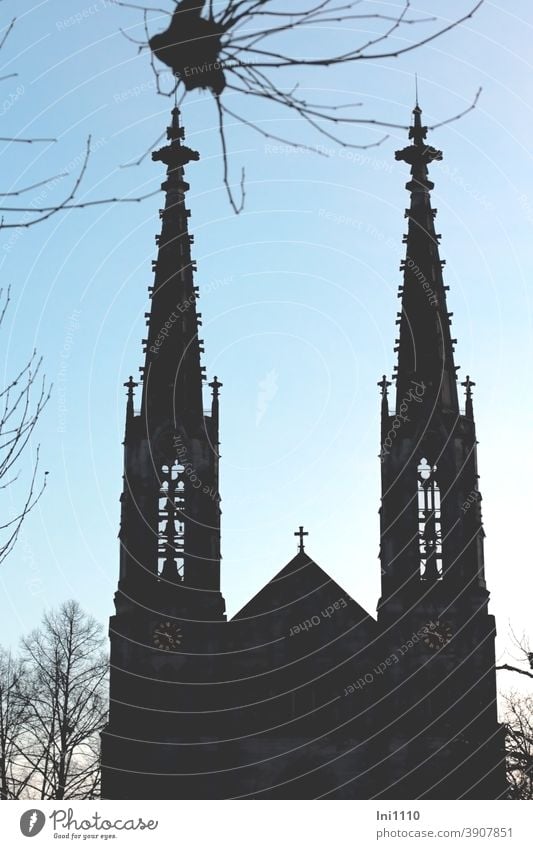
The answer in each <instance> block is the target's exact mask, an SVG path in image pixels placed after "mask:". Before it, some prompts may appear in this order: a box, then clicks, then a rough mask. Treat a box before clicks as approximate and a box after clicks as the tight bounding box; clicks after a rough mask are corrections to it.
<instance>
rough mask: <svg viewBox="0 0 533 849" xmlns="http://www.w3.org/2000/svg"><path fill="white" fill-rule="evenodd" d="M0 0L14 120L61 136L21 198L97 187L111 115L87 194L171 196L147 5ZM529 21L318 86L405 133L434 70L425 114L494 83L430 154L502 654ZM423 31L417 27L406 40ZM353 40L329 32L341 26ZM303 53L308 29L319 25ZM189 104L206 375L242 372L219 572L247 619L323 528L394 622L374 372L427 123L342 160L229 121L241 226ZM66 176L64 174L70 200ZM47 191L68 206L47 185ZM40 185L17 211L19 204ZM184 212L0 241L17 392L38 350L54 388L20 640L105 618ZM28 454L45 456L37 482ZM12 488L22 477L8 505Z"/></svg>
mask: <svg viewBox="0 0 533 849" xmlns="http://www.w3.org/2000/svg"><path fill="white" fill-rule="evenodd" d="M306 5H307V4H306ZM369 5H374V6H376V7H378V6H379V7H387V8H390V7H394V6H395V5H398V4H397V3H395V2H391V3H374V4H369ZM470 5H473V2H472V3H469V0H450V2H441V0H436V2H429V0H425V2H417V3H416V10H415V11H422V12H427V11H428V10H429V11H431V12H432V13H434V14H437V15H439V16H445V17H444V18H443V20H444V19H451V18H453V17H456V16H458V15H459V14H460V13H461V12H464V11H465V10H467V9H468V7H469V6H470ZM509 7H510V8H509ZM84 10H85V12H84ZM91 10H92V11H91ZM1 13H2V19H1V23H3V24H4V23H7V22H8V21H9V20H10V18H11V17H12V16H14V15H15V14H17V16H18V18H19V20H18V23H17V26H16V28H15V29H14V31H13V33H12V34H11V36H10V38H9V39H8V41H7V42H6V45H5V46H4V48H3V50H2V52H1V54H0V58H1V60H2V62H1V64H2V70H1V71H0V76H3V75H4V74H7V73H10V72H11V71H12V70H16V71H17V72H18V74H19V77H18V78H16V79H9V80H5V81H4V82H3V83H0V85H2V86H3V88H2V92H1V94H3V96H4V98H5V99H4V101H3V102H2V97H1V94H0V115H1V116H2V131H1V135H2V136H9V135H12V134H16V133H20V134H21V135H26V136H40V137H41V136H46V137H48V136H55V137H57V138H58V142H57V144H55V145H38V146H37V145H36V146H33V145H32V146H29V145H22V144H21V145H4V146H3V147H2V149H1V160H0V161H1V164H2V167H1V172H0V173H1V174H2V182H1V183H0V189H1V190H2V192H12V191H15V190H16V189H18V188H20V187H22V186H24V185H27V184H28V183H33V182H36V181H38V180H41V179H44V177H46V176H50V175H51V174H57V173H61V172H63V171H65V170H66V171H69V172H71V178H70V179H71V180H72V179H74V177H75V173H76V171H77V169H79V167H80V163H81V161H82V158H83V150H84V145H85V140H86V137H87V135H88V134H89V133H91V134H92V139H93V149H94V154H93V156H92V158H91V161H90V164H89V169H88V172H87V174H86V176H85V178H84V181H83V184H82V186H81V188H80V192H79V199H80V200H81V199H84V198H87V199H93V198H98V197H107V196H114V195H116V194H118V195H121V196H126V195H128V194H129V195H130V196H137V195H140V194H144V193H147V192H150V191H154V190H156V189H157V188H158V186H159V184H160V183H161V181H162V180H163V174H164V171H163V169H162V167H161V165H160V164H157V163H155V164H154V163H152V162H151V161H150V157H148V158H147V159H146V160H145V161H144V162H143V163H142V164H141V165H140V166H139V167H137V168H128V169H121V168H120V165H122V164H124V163H125V162H128V161H130V160H132V159H134V158H136V157H137V156H138V155H139V154H140V153H141V152H142V151H143V150H144V149H145V148H146V147H147V145H148V144H149V143H151V142H153V141H154V140H155V138H156V137H157V136H158V135H159V134H160V133H162V132H163V131H164V129H165V127H166V125H167V123H168V119H169V111H170V108H171V105H172V104H171V102H170V101H169V100H168V99H166V98H162V97H158V96H157V95H156V93H155V90H154V85H153V80H152V75H151V70H150V67H149V63H148V59H147V56H146V55H143V54H141V55H137V52H136V49H135V47H134V46H133V45H132V44H131V43H129V42H128V41H127V40H126V39H125V38H124V37H123V36H122V35H120V33H119V32H118V30H119V27H120V26H122V27H123V28H132V29H129V32H130V33H132V34H133V35H135V36H137V37H141V31H140V30H139V29H138V28H135V25H136V24H137V22H138V20H139V19H138V16H137V15H136V13H135V12H134V11H132V10H130V11H128V10H121V9H119V8H117V7H114V6H112V5H109V4H108V3H107V2H104V0H95V2H94V3H90V2H86V0H55V1H54V0H45V2H39V3H34V2H28V0H5V2H4V3H2V5H1ZM76 16H78V17H76ZM532 29H533V9H532V8H531V3H530V2H528V0H513V2H512V3H504V2H503V0H498V2H489V0H487V2H486V3H485V4H484V6H483V7H482V8H481V10H480V11H479V12H478V14H477V15H476V16H475V18H474V19H473V20H471V21H468V22H467V23H466V24H465V25H464V26H462V27H461V28H460V29H458V30H455V31H453V32H451V33H449V34H447V35H446V36H444V37H443V38H442V39H441V40H438V41H436V42H433V43H432V44H430V45H427V46H425V47H423V48H421V49H420V50H418V51H416V52H413V53H411V54H408V55H406V56H404V57H402V58H399V59H388V60H380V61H378V62H373V63H370V62H369V63H360V64H356V65H352V66H344V67H342V68H337V69H330V70H323V69H322V70H321V71H320V73H318V72H309V73H306V74H305V75H303V76H302V79H301V88H302V91H306V92H307V91H308V92H309V98H310V99H311V98H315V99H316V98H321V99H324V98H331V99H332V100H333V99H334V98H338V99H340V100H343V99H347V100H349V101H362V102H363V103H364V106H363V107H361V110H360V111H361V114H362V115H365V116H369V117H374V118H379V119H380V120H385V121H391V122H393V123H398V124H407V123H408V122H409V121H410V111H411V109H412V107H413V100H414V82H413V77H414V73H415V71H416V72H418V77H419V87H420V101H421V105H422V108H423V109H424V118H425V120H426V121H427V123H429V124H431V123H436V122H438V121H440V120H443V119H444V118H446V117H448V116H450V115H453V114H455V113H457V112H458V111H460V110H461V109H464V108H465V107H466V106H467V105H468V103H469V102H470V101H471V100H472V98H473V96H474V94H475V92H476V90H477V89H478V87H479V86H483V93H482V96H481V98H480V101H479V104H478V106H477V108H476V110H475V111H474V112H472V113H471V114H469V115H467V116H466V117H465V118H463V119H462V120H461V121H459V122H456V123H452V124H450V125H448V126H445V127H442V128H441V129H439V130H436V131H435V132H434V133H432V135H431V143H432V144H433V145H434V146H436V147H438V148H440V149H442V150H443V152H444V161H443V162H442V163H435V164H434V165H433V166H432V169H431V177H432V179H433V180H434V182H435V191H434V193H433V205H434V206H436V207H437V208H438V217H437V223H438V227H437V230H438V232H440V233H442V246H441V256H442V257H443V258H445V259H446V261H447V265H446V269H445V273H446V283H447V284H449V285H450V293H449V306H450V309H451V310H452V311H453V313H454V318H453V331H454V336H456V337H457V338H458V345H457V352H456V362H457V363H459V364H460V365H461V371H460V372H459V374H460V378H461V379H462V380H464V378H465V376H466V375H467V374H470V375H471V376H472V378H473V379H474V380H475V381H476V390H475V402H474V403H475V413H476V422H477V431H478V438H479V441H480V446H479V465H480V474H481V480H480V488H481V491H482V494H483V515H484V522H485V530H486V534H487V538H486V547H485V559H486V572H487V581H488V586H489V589H490V591H491V594H492V600H491V610H492V612H494V613H495V614H496V616H497V622H498V630H499V635H500V639H499V650H500V651H501V652H503V650H504V648H505V646H506V645H509V644H510V639H509V633H508V630H509V623H512V624H513V627H514V629H515V631H516V632H518V633H521V632H522V631H527V630H528V626H529V620H530V608H531V591H532V588H533V587H532V579H531V573H530V568H531V567H530V563H531V555H530V553H529V550H528V547H526V545H524V542H523V540H524V539H525V534H524V531H526V532H527V530H528V528H529V527H530V525H531V520H530V513H531V508H532V505H533V499H532V496H531V492H530V487H529V482H530V479H531V476H532V471H533V469H532V460H531V456H532V446H531V442H532V410H531V400H530V399H531V388H530V387H531V363H532V356H531V353H532V338H533V336H532V325H531V317H532V316H531V291H532V289H531V278H532V270H533V262H532V261H533V169H532V167H531V152H530V147H531V145H530V137H531V128H532V106H533V99H532V95H531V89H532V86H531V80H532V71H531V63H530V54H529V51H530V44H531V41H532V38H531V36H532ZM413 34H414V30H412V29H410V30H409V31H408V32H407V33H406V34H405V37H409V38H411V37H412V36H413ZM344 35H346V33H344ZM357 37H358V39H359V40H361V37H360V35H358V36H357ZM335 38H336V35H335V31H334V27H329V28H328V30H327V31H325V32H324V33H322V34H321V35H320V42H321V44H322V45H323V44H326V43H328V44H329V42H330V41H331V43H332V44H333V40H334V39H335ZM502 41H503V42H504V43H503V44H502ZM299 47H300V49H302V50H305V47H306V43H303V42H302V40H301V39H300V41H299ZM239 108H241V110H242V111H244V110H246V109H248V110H249V112H247V113H246V114H247V115H253V116H256V117H259V118H260V119H261V120H263V121H265V122H266V121H268V123H265V124H264V126H269V127H270V128H273V127H274V128H275V130H273V131H276V132H280V133H285V131H290V132H293V133H294V134H295V135H296V136H298V134H299V138H301V139H302V140H304V141H305V142H306V143H307V144H310V145H313V144H324V141H323V140H322V139H320V138H319V137H317V136H311V135H310V134H309V133H308V131H307V130H306V129H305V128H303V127H302V126H301V125H299V124H298V123H297V122H296V123H295V118H294V116H293V115H290V114H288V113H284V114H283V113H274V112H270V111H269V110H268V109H266V110H265V111H264V112H263V111H261V110H262V109H264V107H261V108H260V109H258V107H257V106H256V105H254V104H253V103H248V102H246V103H245V104H244V105H243V104H242V103H240V102H239ZM183 119H184V123H185V125H186V127H187V141H188V143H189V144H190V145H191V146H192V147H194V148H196V149H197V150H199V151H200V153H201V157H202V158H201V161H200V162H199V163H193V164H191V165H190V166H188V169H187V179H188V181H189V183H190V184H191V190H190V192H189V195H188V206H189V207H190V209H191V211H192V215H191V219H190V226H191V232H192V233H194V235H195V245H194V256H195V258H196V260H197V262H198V274H197V276H196V283H197V285H199V286H200V290H201V292H202V293H203V297H202V298H201V309H202V313H203V318H204V328H203V330H204V334H203V335H204V338H205V347H206V354H205V356H204V360H203V362H204V364H205V365H206V367H207V374H208V375H209V377H210V378H212V376H213V375H214V374H217V375H218V376H219V378H220V379H221V380H222V382H223V383H224V388H223V390H222V399H221V402H222V437H221V439H222V468H221V474H222V480H221V491H222V508H223V546H222V548H223V555H224V560H223V579H222V580H223V591H224V594H225V596H226V601H227V606H228V612H229V613H230V614H233V613H235V612H236V611H237V610H238V609H239V608H240V607H241V606H242V605H243V604H244V603H245V602H246V601H247V600H248V599H249V598H250V597H251V596H252V595H254V594H255V593H256V592H257V591H258V590H259V589H260V588H261V587H262V586H263V585H264V584H265V583H266V582H267V581H268V580H269V578H271V577H272V576H273V575H274V574H275V573H276V572H278V571H279V570H280V569H281V568H282V567H283V566H284V565H285V563H286V562H288V561H289V560H290V559H291V557H292V556H293V555H294V553H295V551H296V540H295V538H294V537H293V532H294V531H295V530H296V528H297V527H298V526H299V525H300V524H304V525H305V526H306V529H307V530H308V531H309V533H310V536H309V538H308V541H307V551H308V553H309V554H310V556H311V557H312V558H313V559H314V560H316V562H318V563H319V564H320V565H321V566H322V567H323V568H324V569H325V570H326V571H327V572H328V573H329V574H330V575H331V576H332V577H333V578H334V579H335V580H336V581H337V582H338V583H340V584H341V585H342V586H343V587H344V588H345V590H346V591H347V592H348V593H350V595H352V596H353V597H354V598H356V599H357V601H359V603H360V604H362V605H363V606H364V607H365V608H366V609H367V610H368V611H369V612H370V613H372V614H374V613H375V607H376V603H377V599H378V596H379V564H378V560H377V554H378V545H379V526H378V508H379V476H380V466H379V460H378V453H379V391H378V389H377V386H376V383H377V381H378V380H379V379H380V377H381V375H382V374H383V373H384V372H386V373H388V374H390V373H391V371H392V367H393V365H394V354H393V347H394V338H395V335H396V327H395V323H394V322H395V317H396V311H397V309H398V303H399V302H398V300H397V297H396V294H397V287H398V284H399V283H400V273H399V263H400V260H401V259H402V255H403V250H404V247H403V245H402V235H403V233H404V229H405V222H404V209H405V207H406V205H407V202H408V195H407V193H406V191H405V188H404V186H405V182H406V181H407V179H408V170H407V168H406V166H405V165H404V164H402V163H396V162H395V161H394V151H395V150H396V149H397V148H399V147H403V146H405V144H406V143H407V142H406V134H405V132H403V131H401V130H391V131H390V138H389V139H388V140H386V141H385V142H383V144H382V145H381V146H379V147H375V148H371V149H369V150H367V151H349V150H348V151H347V150H345V149H344V150H343V149H342V148H338V147H335V145H334V144H333V143H329V142H327V143H326V147H327V148H328V151H327V152H328V153H329V155H328V156H317V155H316V154H313V153H310V152H306V151H297V152H293V151H291V150H289V149H287V148H284V147H282V146H280V145H279V144H277V143H275V142H269V141H268V140H266V139H264V138H262V137H261V136H260V135H258V134H257V133H254V132H253V131H252V130H250V129H247V128H245V127H242V126H240V127H233V128H231V130H230V166H231V170H232V174H233V175H234V178H235V179H236V180H238V176H239V172H240V167H241V165H244V166H246V207H245V211H244V212H243V213H242V214H241V215H240V216H238V217H236V216H235V215H234V214H233V213H232V212H231V210H230V208H229V205H228V202H227V199H226V196H225V193H224V190H223V187H222V183H221V172H222V163H221V157H220V148H219V142H218V137H217V133H216V127H215V110H214V106H213V102H212V99H211V98H210V97H209V96H207V95H206V94H202V93H195V94H193V95H191V96H190V97H189V98H188V99H187V100H186V101H185V104H184V106H183ZM281 122H283V123H281ZM351 133H352V136H351V137H352V139H354V140H358V141H360V142H361V143H367V142H369V141H373V140H375V139H376V138H378V133H377V132H376V131H375V130H374V129H368V128H361V129H358V130H357V131H355V130H352V131H351ZM356 133H357V136H356ZM67 184H68V179H66V178H65V180H64V181H63V183H62V184H61V187H60V189H58V191H59V193H61V192H62V191H63V188H62V186H63V185H65V186H67ZM66 190H67V191H68V188H67V189H66ZM40 193H41V194H40V196H41V203H42V205H46V201H47V192H46V190H42V189H41V190H40ZM37 195H39V192H38V193H37ZM31 197H32V195H29V196H28V195H22V196H20V197H18V198H17V197H15V198H13V197H10V198H4V202H5V204H6V205H9V206H15V205H19V204H20V205H23V206H24V205H26V203H27V202H28V201H30V199H31ZM33 197H36V195H35V194H34V195H33ZM36 205H37V204H36ZM161 205H162V199H161V196H160V195H158V196H155V197H153V198H151V199H149V200H147V201H145V202H143V203H142V204H139V205H137V204H122V205H120V204H119V205H112V206H106V207H99V208H95V209H92V210H82V211H72V212H68V213H67V212H62V213H60V214H59V215H57V216H55V217H53V218H52V219H51V220H50V221H48V222H46V223H44V224H41V225H39V226H38V227H35V228H32V229H30V230H3V231H2V232H0V268H1V285H2V286H7V285H9V284H11V286H12V303H11V306H10V309H9V312H8V314H7V316H6V322H5V325H4V327H3V329H2V331H1V332H2V337H1V339H2V352H3V356H4V361H5V365H4V367H3V369H2V380H3V385H5V383H6V382H7V381H8V378H9V376H10V375H12V374H13V373H14V372H15V370H16V368H17V366H18V365H20V364H21V363H22V362H23V361H24V358H25V357H26V356H27V355H28V353H29V352H30V351H31V350H32V348H33V347H34V346H35V347H36V348H37V349H38V351H39V353H40V354H42V356H43V361H44V369H45V371H46V374H47V376H48V378H49V379H50V381H52V382H53V383H54V389H53V394H52V399H51V401H50V403H49V405H48V408H47V409H46V412H45V413H44V414H43V416H42V420H41V422H40V424H39V427H38V433H37V434H36V438H35V440H33V444H32V450H33V451H34V450H35V447H36V444H37V442H39V443H40V445H41V457H42V469H43V471H44V470H45V469H46V470H48V471H49V476H48V487H47V490H46V492H45V494H44V496H43V498H42V499H41V501H40V503H39V505H38V507H37V508H36V510H35V511H34V513H33V514H32V515H31V517H30V518H29V520H28V521H27V523H26V525H25V528H24V531H23V534H22V536H21V540H20V542H19V544H18V546H17V548H16V550H15V551H14V553H13V554H12V555H11V556H10V557H9V559H8V560H7V561H6V562H5V563H4V564H3V565H2V567H1V571H0V599H1V609H2V616H1V617H0V643H1V644H4V645H6V644H13V645H14V644H16V642H17V640H18V637H19V636H20V635H21V634H22V633H24V632H25V631H28V630H29V629H31V628H32V627H33V626H34V625H35V624H36V622H37V621H38V619H39V618H40V616H41V613H42V610H43V609H44V608H45V607H49V606H52V605H55V604H57V603H58V602H60V601H62V600H64V599H66V598H69V597H74V598H77V599H78V600H79V601H80V602H81V603H82V605H83V606H84V607H85V608H86V609H87V610H88V611H89V612H91V613H92V614H93V615H95V616H96V617H97V618H98V619H100V620H101V621H102V622H103V623H104V624H105V623H106V619H107V617H108V616H109V615H110V614H111V613H112V609H113V608H112V599H113V593H114V591H115V588H116V583H117V579H118V542H117V533H118V523H119V502H118V498H119V495H120V490H121V475H122V447H121V442H122V438H123V428H124V410H125V396H124V389H123V386H122V384H123V383H124V381H125V380H127V378H128V375H129V374H133V375H136V374H137V373H138V367H139V366H140V365H142V354H141V338H142V337H143V335H144V329H145V327H144V312H145V310H146V309H147V305H148V304H147V287H148V286H149V285H151V283H152V279H153V278H152V271H151V260H152V259H154V258H155V255H156V246H155V242H154V236H155V234H156V233H157V232H158V231H159V226H160V222H159V219H158V215H157V210H158V208H159V207H160V206H161ZM6 220H10V219H9V218H6ZM206 401H207V395H206ZM28 469H29V458H28V462H27V463H26V467H24V466H23V469H22V473H23V475H24V474H27V472H28ZM15 494H16V491H13V492H11V493H9V494H6V493H4V494H3V499H2V511H7V510H8V509H9V499H10V498H11V497H12V496H14V495H15ZM503 683H504V684H505V683H507V682H506V681H503Z"/></svg>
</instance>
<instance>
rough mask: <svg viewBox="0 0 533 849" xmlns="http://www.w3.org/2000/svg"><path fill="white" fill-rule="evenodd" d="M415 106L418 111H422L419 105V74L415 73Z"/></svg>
mask: <svg viewBox="0 0 533 849" xmlns="http://www.w3.org/2000/svg"><path fill="white" fill-rule="evenodd" d="M415 106H416V108H417V109H420V105H419V103H418V74H417V73H415Z"/></svg>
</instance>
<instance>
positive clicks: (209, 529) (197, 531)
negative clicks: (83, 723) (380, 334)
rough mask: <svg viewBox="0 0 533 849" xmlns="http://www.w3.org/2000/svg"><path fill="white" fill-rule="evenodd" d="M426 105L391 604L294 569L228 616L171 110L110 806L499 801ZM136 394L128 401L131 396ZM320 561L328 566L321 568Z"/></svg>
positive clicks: (390, 425) (465, 404) (132, 425)
mask: <svg viewBox="0 0 533 849" xmlns="http://www.w3.org/2000/svg"><path fill="white" fill-rule="evenodd" d="M426 136H427V127H425V126H424V125H423V122H422V112H421V109H420V107H419V105H418V103H417V105H416V107H415V109H414V111H413V123H412V126H411V128H410V130H409V144H408V145H407V146H406V147H405V148H404V149H403V150H400V151H397V152H396V159H398V160H401V161H403V162H405V163H406V164H407V165H408V166H409V168H410V179H409V181H408V182H407V184H406V189H407V191H408V193H409V206H408V208H407V209H406V213H405V217H406V220H407V233H406V235H405V236H404V243H405V246H406V248H405V260H404V261H403V262H402V266H401V268H402V272H403V281H402V284H401V286H400V289H399V295H398V296H399V298H400V302H401V309H400V311H399V312H398V320H397V325H398V328H399V333H398V339H397V345H396V348H395V351H396V352H397V365H396V367H395V373H394V383H395V391H394V397H389V391H390V389H391V387H392V382H391V381H389V380H387V378H386V377H383V379H382V380H381V381H380V383H379V387H380V390H381V435H379V434H376V444H377V442H378V439H379V441H380V445H381V453H380V460H381V483H382V497H381V508H380V523H381V531H380V535H381V540H380V563H381V597H380V599H379V601H378V604H377V616H374V615H371V614H370V613H368V612H367V611H366V610H364V609H363V608H362V607H361V606H360V605H359V604H358V603H357V601H355V600H354V599H353V598H351V597H350V595H349V594H348V593H347V592H346V591H345V590H344V589H343V588H342V587H341V586H339V585H338V584H337V583H336V582H335V581H334V580H333V579H332V578H330V576H329V575H328V573H327V571H326V570H325V569H324V568H323V567H322V566H320V565H318V564H317V563H315V562H314V561H313V560H312V559H311V557H310V555H309V554H308V552H307V551H306V547H305V537H306V532H305V531H304V529H303V528H300V529H299V531H297V532H296V536H297V537H298V553H297V554H296V556H295V557H294V558H293V559H292V560H291V561H290V562H289V563H287V564H286V565H285V566H283V568H282V569H281V570H280V571H278V572H277V574H275V575H274V576H273V577H272V579H271V580H270V581H269V583H268V584H267V585H266V586H265V587H263V589H261V590H260V591H259V592H258V593H257V595H256V596H255V597H254V598H252V599H251V600H250V601H249V602H248V603H247V604H246V605H245V607H244V608H243V609H242V610H241V611H239V613H237V614H236V615H235V616H234V617H233V618H232V619H231V620H229V621H228V619H227V617H226V613H225V601H224V598H223V596H222V593H221V591H220V578H221V574H220V564H221V545H220V514H221V511H220V492H219V403H220V400H219V396H220V389H221V386H222V384H221V383H220V382H219V380H218V379H217V378H216V377H214V379H213V380H212V381H211V382H210V383H209V388H210V390H211V400H210V410H209V412H208V413H206V412H205V410H204V398H203V385H204V383H205V382H206V381H207V378H206V375H205V372H204V368H203V367H202V365H201V354H202V352H203V347H202V340H201V339H200V338H199V328H200V325H201V314H200V313H199V311H198V299H199V296H200V289H199V287H198V286H196V285H195V282H194V272H195V263H194V261H193V260H192V258H191V245H192V243H193V236H192V235H191V234H190V233H189V227H188V218H189V215H190V213H189V211H188V209H187V207H186V203H185V197H186V193H187V190H188V189H189V185H188V183H187V182H186V181H185V173H184V169H185V166H187V165H188V163H190V162H191V161H193V160H198V159H199V155H198V153H196V152H195V151H193V150H191V149H190V148H189V147H187V146H186V145H185V143H184V131H183V128H182V127H181V125H180V113H179V110H178V109H177V108H175V109H174V110H173V113H172V122H171V126H170V127H169V128H168V144H167V145H166V146H164V147H163V148H162V149H160V150H158V151H156V152H155V153H154V154H152V156H153V159H154V160H156V161H158V162H162V163H163V164H164V165H165V166H166V169H167V170H166V180H165V182H164V183H163V184H162V190H163V192H164V193H165V205H164V208H163V209H162V210H161V211H160V218H161V234H160V235H159V236H157V237H156V242H157V245H158V254H157V259H156V260H155V261H154V263H153V269H154V284H153V286H152V287H151V288H150V299H151V309H150V312H149V313H147V314H146V322H147V328H148V329H147V334H146V339H145V340H144V353H145V364H144V367H143V368H142V369H141V381H140V382H139V391H138V393H136V390H137V389H138V385H137V383H136V382H135V381H134V380H133V379H132V378H130V380H129V381H128V383H127V384H126V388H127V406H126V425H125V437H124V482H123V491H122V496H121V522H120V534H119V539H120V574H119V581H118V589H117V592H116V594H115V611H116V612H115V615H114V616H112V618H111V620H110V628H109V635H110V642H111V668H110V711H109V720H108V724H107V726H106V728H105V730H104V732H103V734H102V796H103V798H106V799H287V800H290V799H499V798H504V797H505V794H506V783H505V769H504V730H503V728H502V726H501V725H499V723H498V717H497V705H496V673H495V654H494V640H495V634H496V629H495V622H494V617H493V616H491V615H490V613H489V610H488V601H489V592H488V590H487V585H486V582H485V574H484V562H483V538H484V532H483V524H482V514H481V494H480V491H479V487H478V478H479V476H478V468H477V457H476V446H477V437H476V426H475V419H474V401H473V387H474V383H473V382H472V381H471V380H470V378H467V379H466V381H465V382H464V383H462V384H461V385H460V386H459V385H458V379H457V368H456V366H455V364H454V346H455V342H456V340H454V339H453V338H452V332H451V314H450V313H449V312H448V310H447V306H446V292H447V289H448V287H447V286H445V285H444V280H443V265H444V262H443V260H441V259H440V256H439V242H440V236H439V235H438V234H437V233H436V231H435V215H436V210H435V209H434V208H432V206H431V190H432V189H433V183H432V182H431V181H430V179H429V174H428V166H430V164H431V163H433V162H436V161H438V160H440V159H442V153H441V152H440V151H439V150H436V149H435V148H433V147H431V146H429V145H428V144H427V142H426ZM137 398H138V401H137ZM326 565H327V564H326Z"/></svg>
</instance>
